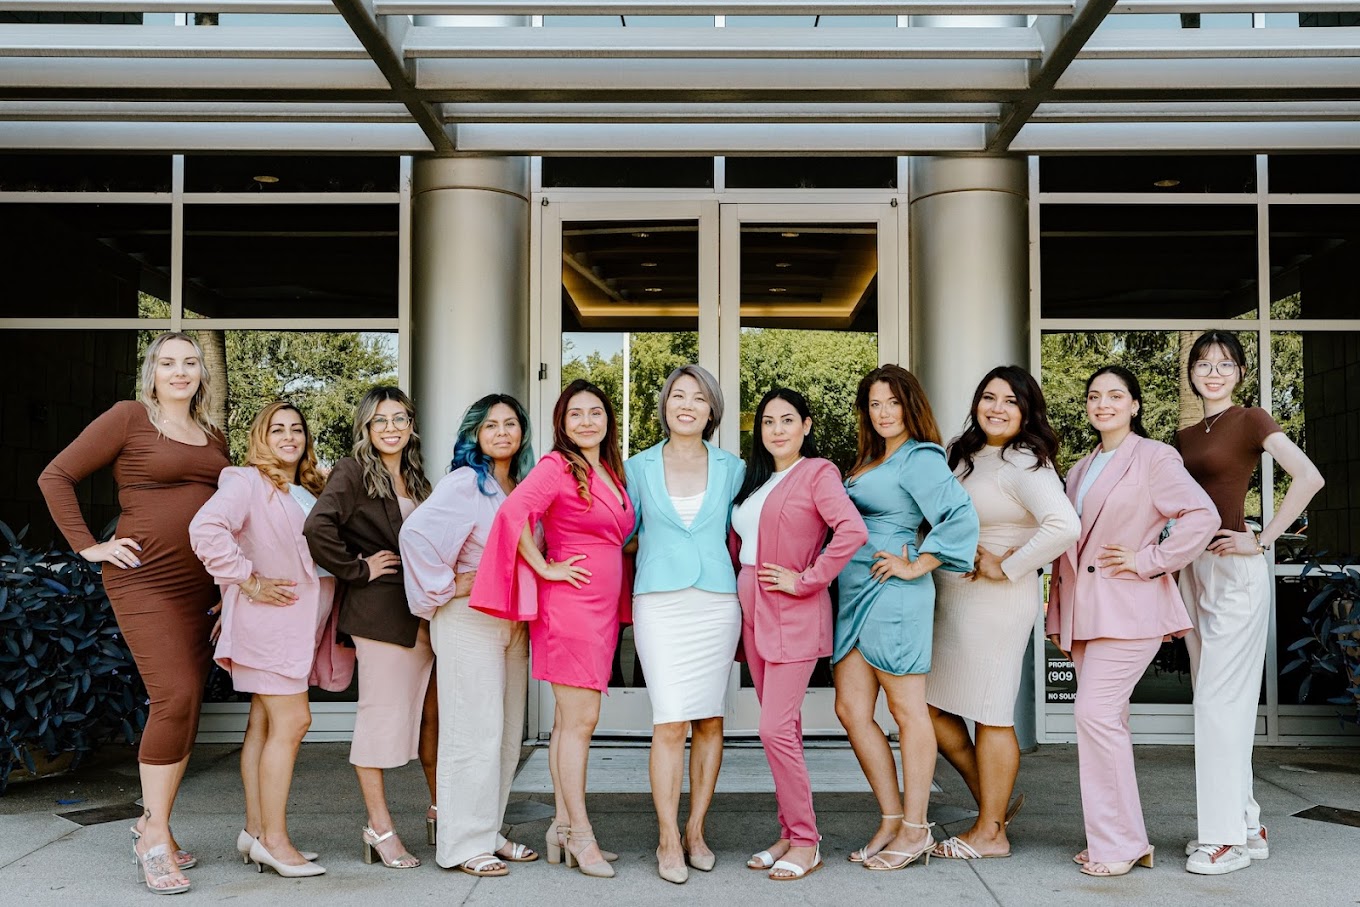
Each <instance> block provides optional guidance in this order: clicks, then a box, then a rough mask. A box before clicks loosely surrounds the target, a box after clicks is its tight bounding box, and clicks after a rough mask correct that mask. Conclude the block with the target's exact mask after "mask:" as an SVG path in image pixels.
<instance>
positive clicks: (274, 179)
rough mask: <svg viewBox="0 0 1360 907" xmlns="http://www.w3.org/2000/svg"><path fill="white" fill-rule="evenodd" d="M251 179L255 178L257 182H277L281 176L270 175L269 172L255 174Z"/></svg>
mask: <svg viewBox="0 0 1360 907" xmlns="http://www.w3.org/2000/svg"><path fill="white" fill-rule="evenodd" d="M251 179H253V180H255V182H257V183H277V182H278V181H279V178H278V177H277V176H269V175H268V174H261V175H260V176H254V177H251Z"/></svg>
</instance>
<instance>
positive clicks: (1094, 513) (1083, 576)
mask: <svg viewBox="0 0 1360 907" xmlns="http://www.w3.org/2000/svg"><path fill="white" fill-rule="evenodd" d="M1099 452H1100V448H1099V447H1098V446H1097V448H1096V449H1095V450H1093V451H1092V452H1091V453H1090V454H1087V455H1086V456H1085V457H1084V458H1083V459H1082V460H1081V462H1079V463H1077V465H1075V466H1073V467H1072V469H1071V471H1070V472H1068V474H1067V497H1068V499H1069V500H1071V501H1072V503H1073V504H1074V505H1075V504H1076V500H1077V491H1078V490H1079V489H1080V488H1081V481H1082V477H1083V476H1085V475H1086V470H1087V469H1089V468H1090V465H1091V460H1092V457H1094V456H1095V454H1097V453H1099ZM1169 519H1175V521H1176V523H1175V525H1174V526H1173V527H1172V528H1171V531H1170V534H1169V535H1168V536H1167V538H1166V539H1165V540H1163V541H1161V542H1160V543H1159V542H1158V539H1159V537H1160V536H1161V534H1162V530H1163V529H1164V528H1166V523H1167V520H1169ZM1218 527H1219V520H1218V511H1217V510H1216V509H1215V508H1214V503H1213V501H1211V500H1209V496H1208V495H1207V494H1205V492H1204V489H1203V488H1201V487H1200V486H1199V483H1197V482H1196V481H1195V480H1194V479H1192V478H1190V474H1189V473H1188V472H1186V471H1185V466H1184V465H1183V464H1182V463H1181V455H1180V454H1178V453H1177V452H1176V451H1175V449H1174V448H1172V447H1170V446H1168V445H1166V444H1163V443H1161V442H1160V441H1152V440H1150V439H1148V438H1141V437H1139V436H1138V435H1129V437H1128V438H1126V439H1125V440H1124V442H1123V443H1122V444H1120V445H1119V449H1118V451H1116V452H1115V455H1114V457H1113V458H1111V460H1110V461H1109V462H1108V463H1106V464H1105V469H1104V470H1102V471H1101V473H1100V475H1099V476H1098V477H1097V478H1096V481H1095V484H1093V485H1092V486H1091V488H1090V489H1089V490H1088V491H1087V492H1086V499H1085V501H1084V502H1083V507H1082V514H1081V536H1080V537H1079V538H1078V539H1077V543H1076V544H1075V545H1073V546H1072V547H1071V548H1069V549H1068V550H1067V551H1066V552H1064V553H1063V555H1062V557H1060V558H1058V560H1057V561H1055V562H1054V565H1053V580H1052V582H1051V584H1050V586H1049V593H1048V617H1047V620H1046V621H1045V626H1046V629H1047V632H1048V633H1049V634H1053V633H1056V634H1058V636H1059V638H1060V640H1061V646H1062V648H1063V649H1070V648H1071V645H1072V640H1074V639H1083V640H1084V639H1101V638H1110V639H1150V638H1152V637H1154V636H1165V635H1167V634H1171V635H1173V636H1183V635H1184V634H1185V632H1186V631H1187V630H1189V629H1190V618H1189V616H1188V615H1187V614H1186V611H1185V602H1184V601H1183V600H1182V599H1181V595H1180V592H1179V590H1177V588H1176V580H1175V577H1174V576H1173V575H1172V574H1173V573H1174V572H1175V571H1177V570H1180V569H1181V568H1182V567H1184V566H1186V565H1187V564H1189V563H1190V562H1191V561H1192V560H1194V559H1195V557H1196V556H1197V555H1198V554H1200V553H1201V552H1203V551H1204V549H1205V547H1206V546H1207V545H1208V544H1209V541H1210V539H1212V538H1213V535H1214V532H1215V531H1217V530H1218ZM1105 544H1117V545H1124V546H1126V547H1128V548H1132V549H1134V550H1135V551H1136V552H1137V554H1136V556H1135V559H1134V566H1135V567H1136V568H1137V571H1138V572H1137V574H1136V575H1135V574H1132V573H1119V574H1117V575H1116V574H1113V573H1112V571H1111V570H1110V569H1109V568H1105V567H1101V566H1100V565H1099V564H1097V563H1096V559H1097V558H1098V557H1099V556H1100V553H1101V546H1102V545H1105Z"/></svg>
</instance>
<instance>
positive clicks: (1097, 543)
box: [1046, 365, 1219, 876]
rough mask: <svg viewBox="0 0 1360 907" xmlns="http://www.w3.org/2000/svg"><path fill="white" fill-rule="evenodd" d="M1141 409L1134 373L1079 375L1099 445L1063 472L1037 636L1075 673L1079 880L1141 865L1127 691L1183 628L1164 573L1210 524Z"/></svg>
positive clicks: (1143, 840) (1169, 576) (1181, 561)
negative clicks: (1066, 536) (1064, 544)
mask: <svg viewBox="0 0 1360 907" xmlns="http://www.w3.org/2000/svg"><path fill="white" fill-rule="evenodd" d="M1142 406H1143V395H1142V390H1141V388H1140V387H1139V385H1138V379H1137V378H1136V377H1135V376H1134V375H1133V373H1132V372H1130V371H1128V370H1127V369H1125V368H1122V367H1120V366H1117V365H1109V366H1106V367H1105V368H1102V369H1100V370H1099V371H1097V372H1096V373H1095V374H1094V375H1092V376H1091V377H1090V379H1089V380H1088V381H1087V382H1086V415H1087V418H1088V419H1090V421H1091V424H1092V425H1093V426H1094V427H1095V429H1096V431H1098V432H1099V433H1100V444H1099V445H1098V446H1097V447H1096V449H1095V450H1093V451H1092V452H1091V453H1090V454H1088V455H1087V456H1086V457H1085V458H1084V459H1082V460H1081V462H1079V463H1077V465H1076V466H1073V467H1072V469H1071V471H1070V472H1069V473H1068V474H1067V496H1068V498H1069V499H1070V500H1071V501H1072V503H1073V505H1074V506H1075V507H1076V510H1077V514H1078V516H1080V517H1081V536H1080V537H1079V538H1078V539H1077V543H1076V545H1074V546H1073V547H1072V548H1070V549H1068V551H1066V552H1065V553H1064V554H1063V556H1062V557H1061V558H1059V559H1058V561H1057V562H1056V563H1055V564H1054V569H1053V582H1052V585H1051V586H1050V588H1049V597H1048V618H1047V622H1046V625H1047V632H1048V633H1049V639H1051V640H1052V641H1053V643H1054V644H1055V645H1056V646H1058V647H1059V648H1060V649H1062V650H1063V651H1065V652H1071V654H1072V661H1073V664H1074V665H1075V666H1076V669H1077V700H1076V704H1075V709H1074V712H1075V718H1076V724H1077V758H1078V763H1079V767H1080V775H1081V804H1082V814H1083V817H1084V819H1085V824H1086V844H1087V849H1086V850H1084V851H1082V852H1081V853H1079V854H1077V855H1076V857H1074V859H1075V861H1076V862H1077V863H1079V864H1081V867H1082V869H1081V871H1082V872H1084V873H1086V874H1087V875H1091V876H1117V875H1124V874H1126V873H1127V872H1129V870H1131V869H1132V868H1133V867H1134V865H1135V864H1137V865H1141V866H1148V867H1151V866H1152V858H1153V848H1152V845H1150V844H1149V843H1148V839H1147V829H1146V828H1145V827H1144V825H1143V809H1142V804H1141V803H1140V801H1139V799H1138V781H1137V778H1136V777H1135V775H1134V769H1133V742H1132V740H1131V739H1130V737H1129V698H1130V696H1131V695H1132V694H1133V688H1134V685H1135V684H1137V683H1138V680H1139V678H1141V677H1142V676H1143V672H1144V671H1145V670H1146V669H1147V666H1148V665H1149V664H1150V663H1151V662H1152V658H1153V656H1154V655H1156V654H1157V649H1158V648H1159V647H1160V646H1161V643H1162V640H1163V638H1164V637H1166V636H1183V635H1185V633H1186V631H1188V630H1189V629H1190V618H1189V616H1188V615H1187V614H1186V611H1185V603H1184V602H1183V601H1182V600H1181V595H1180V592H1179V591H1178V590H1177V589H1176V580H1175V577H1174V575H1173V574H1174V573H1175V571H1177V570H1179V569H1181V568H1182V567H1184V566H1185V565H1187V564H1189V563H1190V562H1191V561H1192V560H1194V558H1195V556H1196V555H1198V554H1200V553H1201V552H1203V551H1204V548H1205V546H1206V545H1207V544H1208V543H1209V540H1210V539H1211V538H1212V537H1213V534H1214V531H1215V530H1217V529H1218V525H1219V520H1218V511H1217V510H1215V509H1214V505H1213V502H1212V501H1210V500H1209V496H1208V495H1207V494H1205V493H1204V490H1203V489H1202V488H1200V486H1199V485H1198V484H1197V483H1196V482H1195V480H1194V479H1192V478H1190V474H1189V473H1187V472H1186V471H1185V467H1184V465H1182V463H1181V457H1180V454H1178V453H1176V451H1175V449H1174V448H1172V447H1170V446H1168V445H1166V444H1162V443H1160V442H1158V441H1152V440H1149V439H1148V437H1147V432H1146V431H1145V430H1144V429H1143V423H1142V417H1141V415H1140V412H1141V410H1142ZM1169 520H1175V523H1174V525H1172V526H1171V528H1170V529H1169V530H1168V529H1167V522H1168V521H1169ZM1164 532H1165V533H1166V536H1165V538H1162V536H1163V533H1164ZM1159 539H1160V541H1159Z"/></svg>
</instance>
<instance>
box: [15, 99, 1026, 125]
mask: <svg viewBox="0 0 1360 907" xmlns="http://www.w3.org/2000/svg"><path fill="white" fill-rule="evenodd" d="M442 110H443V114H444V118H445V120H446V121H449V122H465V123H484V124H488V123H695V124H700V125H702V124H704V123H836V124H840V123H990V122H993V121H995V120H996V118H997V116H998V114H999V112H1000V105H998V104H798V103H795V104H739V103H716V104H685V103H672V104H655V103H653V104H607V103H606V104H580V103H564V104H476V103H453V104H444V105H442ZM3 115H4V112H3V108H0V116H3Z"/></svg>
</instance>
